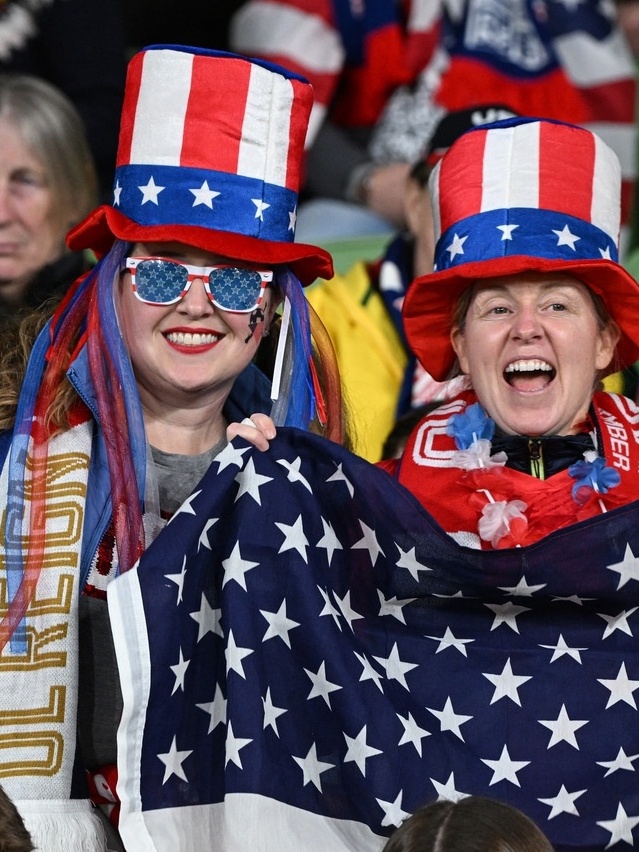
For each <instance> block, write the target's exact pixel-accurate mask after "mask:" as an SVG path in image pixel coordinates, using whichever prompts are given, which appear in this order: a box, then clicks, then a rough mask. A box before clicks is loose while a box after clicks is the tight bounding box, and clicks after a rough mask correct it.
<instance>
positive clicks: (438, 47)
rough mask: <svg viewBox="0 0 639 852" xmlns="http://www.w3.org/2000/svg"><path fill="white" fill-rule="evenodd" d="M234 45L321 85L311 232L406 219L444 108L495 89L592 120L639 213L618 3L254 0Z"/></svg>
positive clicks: (311, 159) (309, 186) (489, 97)
mask: <svg viewBox="0 0 639 852" xmlns="http://www.w3.org/2000/svg"><path fill="white" fill-rule="evenodd" d="M231 44H232V46H233V48H234V49H235V50H238V51H241V52H244V53H249V54H250V55H252V56H260V57H263V58H266V59H272V60H274V61H278V62H280V63H281V64H283V65H285V66H287V67H289V68H291V69H293V70H295V71H298V72H300V73H302V74H304V76H306V77H308V79H310V81H311V83H312V84H313V87H314V90H315V94H316V105H315V110H314V116H313V124H312V126H311V130H310V132H309V136H308V139H307V145H308V162H307V174H306V184H305V187H304V189H305V192H306V197H307V199H308V201H310V203H308V201H307V203H306V204H302V205H301V207H300V210H299V211H298V212H299V218H298V227H297V238H298V239H299V240H300V241H302V242H304V241H311V242H312V241H313V240H316V241H324V242H328V241H330V240H335V239H341V238H343V237H345V236H357V235H361V234H371V233H389V232H390V231H392V230H393V228H396V227H398V226H400V225H402V224H403V218H402V217H403V178H405V177H406V175H407V173H408V170H409V164H410V163H412V162H413V161H414V160H415V159H417V157H418V156H420V154H421V153H422V152H423V150H424V146H425V145H426V144H427V141H428V138H429V136H430V135H431V134H432V132H433V130H434V128H435V126H436V124H437V122H438V120H439V119H440V118H441V117H442V115H443V114H444V113H445V112H448V111H451V110H459V109H466V108H468V107H472V106H474V105H475V104H478V103H489V102H492V101H495V100H500V101H501V102H503V103H506V104H507V105H508V107H509V108H510V109H511V110H513V111H514V112H517V113H519V114H521V115H533V116H538V117H544V118H557V119H560V120H563V121H569V122H571V123H574V124H579V125H586V126H589V125H592V127H593V129H595V130H596V131H597V132H598V133H599V134H600V135H601V136H602V138H603V139H604V140H605V141H607V142H608V144H610V145H611V147H612V148H613V150H615V153H616V154H617V156H618V157H619V158H620V160H621V163H622V168H623V172H624V178H625V183H624V219H623V221H624V222H627V221H628V218H629V212H630V197H631V193H632V182H633V179H634V175H635V162H634V159H635V154H634V151H635V145H634V118H635V66H634V62H633V59H632V55H631V52H630V49H629V47H628V45H627V44H626V42H625V39H624V35H623V33H622V31H621V29H620V27H619V26H618V23H617V21H616V18H615V7H614V6H612V5H611V4H608V5H606V4H601V3H600V2H599V0H585V2H580V3H574V4H573V3H571V4H564V3H556V2H541V3H519V2H516V3H514V2H511V3H505V4H498V5H497V4H495V3H494V2H493V0H464V2H462V3H458V2H453V1H452V0H450V2H448V0H431V2H428V0H423V2H419V0H412V2H408V3H403V4H398V3H395V2H393V0H386V2H380V3H375V4H374V3H370V2H369V3H366V2H362V3H358V4H351V3H349V2H347V0H337V2H331V0H323V2H318V3H316V4H314V6H313V11H312V12H311V11H309V9H308V6H307V5H306V4H304V3H302V2H301V0H276V2H272V0H271V2H267V0H248V2H246V3H245V4H244V5H243V7H242V8H241V9H240V10H239V12H238V13H237V15H236V17H235V18H234V20H233V22H232V26H231Z"/></svg>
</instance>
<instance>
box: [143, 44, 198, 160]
mask: <svg viewBox="0 0 639 852" xmlns="http://www.w3.org/2000/svg"><path fill="white" fill-rule="evenodd" d="M164 53H165V51H163V50H149V51H147V53H146V54H145V56H144V65H143V66H142V79H141V81H140V94H139V97H138V104H137V108H136V110H135V122H134V125H133V135H132V139H131V163H148V164H149V165H163V166H179V165H180V155H181V153H182V139H183V137H184V123H185V119H186V107H187V103H188V100H189V93H190V91H191V74H192V69H193V55H192V54H190V53H176V52H173V53H172V58H171V73H170V75H167V74H166V73H165V69H164V66H165V62H166V60H165V57H164ZM159 79H161V80H162V81H163V82H162V86H158V85H157V82H158V80H159Z"/></svg>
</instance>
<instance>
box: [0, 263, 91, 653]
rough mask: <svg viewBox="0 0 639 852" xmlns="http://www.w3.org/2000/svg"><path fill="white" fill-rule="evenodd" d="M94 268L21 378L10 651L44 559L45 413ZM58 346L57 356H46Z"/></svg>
mask: <svg viewBox="0 0 639 852" xmlns="http://www.w3.org/2000/svg"><path fill="white" fill-rule="evenodd" d="M92 277H93V273H92V274H90V275H89V276H87V277H85V278H84V279H81V280H79V281H78V282H76V284H75V285H74V286H73V287H72V288H71V289H70V290H69V292H68V293H67V295H66V296H65V298H64V299H63V301H62V302H61V304H60V306H59V307H58V309H57V311H56V313H55V315H54V316H53V317H52V318H51V319H50V320H49V322H48V323H47V324H46V325H45V327H44V328H43V329H42V331H41V332H40V334H39V335H38V337H37V339H36V341H35V344H34V346H33V348H32V350H31V355H30V357H29V362H28V364H27V369H26V372H25V377H24V379H23V382H22V387H21V393H20V398H19V400H18V407H17V411H16V419H15V426H14V433H13V440H12V443H11V450H10V454H9V459H8V465H9V483H8V499H7V514H6V518H5V526H4V536H5V562H6V571H7V601H8V608H7V612H6V614H5V616H4V618H3V619H2V621H1V622H0V648H3V647H4V646H5V645H6V643H7V641H9V640H11V648H12V650H13V651H14V652H16V653H18V652H24V649H25V647H26V632H25V629H24V624H23V618H24V615H25V613H26V611H27V608H28V606H29V602H30V600H31V598H32V597H33V594H34V591H35V587H36V584H37V582H38V578H39V576H40V571H41V570H42V563H43V559H44V547H43V545H44V539H45V536H44V531H45V530H44V527H45V522H46V513H45V511H44V510H45V501H46V477H47V470H46V469H47V455H48V440H47V439H48V436H49V427H48V425H47V417H46V416H47V413H48V411H49V409H50V405H51V403H52V401H53V400H54V399H55V396H56V393H57V390H58V388H59V384H60V381H61V380H62V378H63V376H64V372H65V370H66V364H67V363H68V359H69V357H70V352H71V350H72V348H73V345H74V342H75V339H76V337H77V333H78V330H79V329H80V328H81V323H82V320H83V318H84V316H85V314H86V307H87V303H88V297H89V293H90V288H91V280H92ZM52 352H57V357H53V358H52V357H51V353H52ZM29 449H31V453H32V458H33V464H32V471H31V484H30V488H31V502H30V512H29V529H30V532H31V534H30V536H29V547H28V549H27V551H26V554H25V553H24V551H23V544H24V543H23V538H22V527H23V518H24V513H25V493H26V485H25V478H26V471H27V457H28V452H29Z"/></svg>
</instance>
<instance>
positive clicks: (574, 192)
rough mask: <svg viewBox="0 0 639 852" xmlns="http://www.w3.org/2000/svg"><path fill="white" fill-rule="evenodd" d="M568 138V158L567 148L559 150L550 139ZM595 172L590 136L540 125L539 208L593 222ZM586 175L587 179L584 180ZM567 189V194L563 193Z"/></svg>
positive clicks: (552, 126) (565, 128)
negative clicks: (560, 135)
mask: <svg viewBox="0 0 639 852" xmlns="http://www.w3.org/2000/svg"><path fill="white" fill-rule="evenodd" d="M559 134H562V135H565V136H567V137H569V140H568V141H569V142H570V140H571V139H572V140H573V141H572V142H571V144H569V146H568V149H569V150H570V157H566V153H565V152H566V147H564V145H563V144H562V146H561V148H560V149H558V148H557V146H556V144H555V142H554V139H553V137H555V139H556V137H557V136H558V135H559ZM594 170H595V140H594V138H593V136H592V135H591V134H589V133H583V132H582V131H580V130H575V129H573V128H571V127H562V126H561V125H557V124H555V125H550V126H549V125H545V124H541V125H540V137H539V207H540V208H541V209H542V210H557V211H558V212H561V213H567V214H568V215H570V216H576V217H577V218H579V219H583V220H584V221H586V222H590V221H592V178H593V175H594ZM587 175H589V176H590V179H587V178H585V176H587ZM566 187H570V192H566Z"/></svg>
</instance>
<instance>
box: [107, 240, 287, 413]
mask: <svg viewBox="0 0 639 852" xmlns="http://www.w3.org/2000/svg"><path fill="white" fill-rule="evenodd" d="M129 256H131V257H142V256H150V257H167V258H173V259H174V260H178V261H182V262H184V263H187V264H189V265H192V266H213V265H215V264H230V265H235V266H249V264H245V263H242V262H239V261H238V262H234V261H233V260H230V259H228V258H221V257H219V256H218V255H214V254H210V253H208V252H205V251H202V250H201V249H196V248H192V247H189V246H185V245H182V244H180V243H138V244H136V245H134V246H133V248H132V249H131V251H130V252H129ZM276 307H277V300H276V298H275V296H274V292H273V289H272V288H271V287H267V289H266V290H265V293H264V297H263V300H262V303H261V305H260V310H258V311H257V312H254V313H231V312H229V311H223V310H220V309H219V308H217V307H216V306H215V305H213V303H212V302H211V300H210V299H209V298H208V296H207V293H206V290H205V288H204V284H203V282H202V280H201V279H198V278H196V279H195V280H194V281H193V283H192V285H191V288H190V289H189V290H188V292H187V293H186V295H185V296H184V298H182V299H181V300H180V301H179V302H176V303H175V304H171V305H149V304H145V303H143V302H141V301H140V300H139V299H138V298H137V297H136V295H135V293H134V291H133V288H132V286H131V273H130V272H123V273H122V274H121V276H120V282H119V316H120V326H121V329H122V334H123V337H124V341H125V344H126V346H127V349H128V351H129V354H130V356H131V362H132V364H133V371H134V373H135V377H136V380H137V382H138V387H139V389H140V396H141V399H142V402H143V404H145V403H147V404H150V403H153V404H155V405H160V406H162V405H165V404H166V405H190V404H199V402H201V401H204V400H212V399H214V398H219V399H221V400H222V401H224V400H225V399H226V396H227V395H228V393H229V391H230V389H231V387H232V385H233V382H234V381H235V379H236V378H237V376H238V375H239V374H240V373H241V372H242V370H244V368H245V367H246V366H248V364H249V363H250V361H251V360H252V358H253V356H254V355H255V352H256V350H257V348H258V346H259V343H260V341H261V339H262V336H263V334H264V329H265V327H267V326H268V325H269V324H270V322H271V320H272V318H273V314H274V312H275V309H276ZM196 400H197V401H196Z"/></svg>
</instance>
